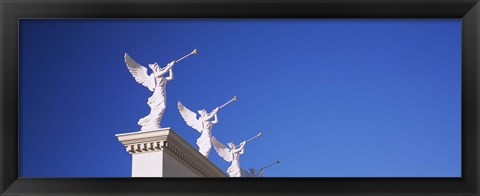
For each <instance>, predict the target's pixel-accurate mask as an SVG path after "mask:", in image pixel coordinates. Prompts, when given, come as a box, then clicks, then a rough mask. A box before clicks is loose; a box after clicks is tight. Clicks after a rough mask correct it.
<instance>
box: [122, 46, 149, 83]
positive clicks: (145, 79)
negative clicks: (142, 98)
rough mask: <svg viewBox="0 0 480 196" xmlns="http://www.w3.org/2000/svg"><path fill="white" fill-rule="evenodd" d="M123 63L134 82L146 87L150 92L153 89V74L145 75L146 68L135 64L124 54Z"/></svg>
mask: <svg viewBox="0 0 480 196" xmlns="http://www.w3.org/2000/svg"><path fill="white" fill-rule="evenodd" d="M125 63H126V64H127V68H128V71H130V73H132V75H133V77H134V78H135V81H137V82H138V83H140V84H141V85H143V86H146V87H147V88H148V90H150V91H153V90H154V89H155V78H154V76H153V74H150V75H148V74H147V68H146V67H144V66H142V65H140V64H138V63H137V62H135V60H133V59H132V57H130V55H128V54H127V53H125Z"/></svg>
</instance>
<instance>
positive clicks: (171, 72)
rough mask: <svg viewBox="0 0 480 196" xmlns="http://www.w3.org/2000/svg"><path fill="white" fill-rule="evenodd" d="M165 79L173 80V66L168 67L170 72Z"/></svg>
mask: <svg viewBox="0 0 480 196" xmlns="http://www.w3.org/2000/svg"><path fill="white" fill-rule="evenodd" d="M165 79H166V80H168V81H170V80H173V68H170V74H169V76H168V77H166V78H165Z"/></svg>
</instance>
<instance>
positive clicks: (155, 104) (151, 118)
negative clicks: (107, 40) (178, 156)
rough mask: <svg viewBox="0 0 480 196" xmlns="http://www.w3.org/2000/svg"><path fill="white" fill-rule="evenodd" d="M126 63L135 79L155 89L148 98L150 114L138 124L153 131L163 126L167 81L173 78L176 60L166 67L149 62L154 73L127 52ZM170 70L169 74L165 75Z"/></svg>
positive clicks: (143, 128) (151, 89) (149, 88)
mask: <svg viewBox="0 0 480 196" xmlns="http://www.w3.org/2000/svg"><path fill="white" fill-rule="evenodd" d="M125 63H126V64H127V68H128V70H129V71H130V73H132V75H133V77H134V78H135V81H137V82H138V83H140V84H142V85H143V86H146V87H147V88H148V90H150V91H153V95H152V96H151V97H150V98H148V102H147V103H148V105H149V106H150V114H148V115H147V116H145V117H143V118H141V119H140V120H139V121H138V124H139V125H140V126H142V129H141V130H142V131H153V130H158V129H160V128H161V126H160V121H161V120H162V116H163V113H164V112H165V108H166V104H165V102H166V92H165V90H166V89H165V88H166V85H167V81H170V80H173V71H172V66H173V65H174V64H175V61H172V62H170V63H169V64H168V65H167V66H165V67H163V68H162V67H160V66H159V65H158V64H157V63H154V64H148V66H149V67H150V69H152V71H153V72H152V73H151V74H150V75H148V74H147V68H145V67H144V66H142V65H140V64H138V63H137V62H135V60H133V59H132V58H131V57H130V56H129V55H128V54H127V53H125ZM167 72H169V73H170V74H169V76H168V77H165V76H164V75H165V74H166V73H167Z"/></svg>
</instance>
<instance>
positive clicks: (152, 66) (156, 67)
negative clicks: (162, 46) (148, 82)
mask: <svg viewBox="0 0 480 196" xmlns="http://www.w3.org/2000/svg"><path fill="white" fill-rule="evenodd" d="M148 66H149V67H150V69H152V71H158V68H159V66H158V63H153V64H148Z"/></svg>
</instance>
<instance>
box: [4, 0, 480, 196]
mask: <svg viewBox="0 0 480 196" xmlns="http://www.w3.org/2000/svg"><path fill="white" fill-rule="evenodd" d="M0 14H1V19H0V26H1V31H0V37H1V42H0V43H1V54H0V55H1V56H0V62H1V66H0V73H1V79H0V98H1V102H0V111H1V113H0V119H1V121H0V125H1V126H0V193H1V195H54V194H55V195H97V194H112V195H146V194H156V195H169V194H178V195H353V194H354V195H445V196H446V195H457V196H458V195H472V196H473V195H479V194H480V189H479V182H480V181H479V180H480V170H479V166H480V161H479V158H480V156H479V140H480V134H479V122H480V119H479V111H480V110H479V104H478V102H479V93H480V91H479V82H480V81H479V75H480V69H479V68H480V50H479V49H480V39H479V36H480V3H479V1H478V0H301V1H294V0H288V1H281V0H271V1H269V0H257V1H254V0H240V1H235V0H200V1H194V0H178V1H172V0H155V1H154V0H143V1H134V0H128V1H119V0H100V1H93V0H62V1H60V0H39V1H30V0H0ZM21 18H461V19H462V88H461V89H462V95H461V96H462V106H461V108H462V121H461V123H462V177H461V178H248V179H246V178H168V179H166V178H19V177H18V169H19V167H18V146H19V143H18V122H19V119H18V115H19V113H18V98H19V97H18V86H19V85H18V79H19V76H18V49H19V48H18V32H19V29H18V25H19V19H21ZM46 150H48V149H46ZM112 164H115V163H112Z"/></svg>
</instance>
